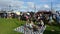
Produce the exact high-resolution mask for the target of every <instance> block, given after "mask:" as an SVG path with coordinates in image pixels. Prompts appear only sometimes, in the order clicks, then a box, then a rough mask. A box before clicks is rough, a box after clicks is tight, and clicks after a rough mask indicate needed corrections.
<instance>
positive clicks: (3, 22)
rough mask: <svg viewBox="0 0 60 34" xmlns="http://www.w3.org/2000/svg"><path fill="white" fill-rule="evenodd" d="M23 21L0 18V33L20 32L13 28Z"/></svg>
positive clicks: (12, 33)
mask: <svg viewBox="0 0 60 34" xmlns="http://www.w3.org/2000/svg"><path fill="white" fill-rule="evenodd" d="M24 23H25V21H18V20H17V19H3V18H0V34H20V33H18V32H15V31H14V30H13V29H14V28H16V27H18V26H20V25H21V24H24Z"/></svg>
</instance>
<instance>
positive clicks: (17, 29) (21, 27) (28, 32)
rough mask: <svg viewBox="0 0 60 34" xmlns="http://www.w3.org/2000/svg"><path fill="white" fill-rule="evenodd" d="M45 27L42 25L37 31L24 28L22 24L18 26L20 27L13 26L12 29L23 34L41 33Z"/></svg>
mask: <svg viewBox="0 0 60 34" xmlns="http://www.w3.org/2000/svg"><path fill="white" fill-rule="evenodd" d="M45 28H46V26H45V27H42V28H41V29H39V30H38V31H35V32H33V31H32V30H29V29H25V27H24V26H20V27H17V28H15V29H14V30H15V31H17V32H21V33H23V34H43V32H44V30H45Z"/></svg>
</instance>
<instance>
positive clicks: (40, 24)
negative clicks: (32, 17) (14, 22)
mask: <svg viewBox="0 0 60 34" xmlns="http://www.w3.org/2000/svg"><path fill="white" fill-rule="evenodd" d="M37 25H38V27H39V28H41V27H43V26H44V22H43V20H40V21H39V22H38V23H37Z"/></svg>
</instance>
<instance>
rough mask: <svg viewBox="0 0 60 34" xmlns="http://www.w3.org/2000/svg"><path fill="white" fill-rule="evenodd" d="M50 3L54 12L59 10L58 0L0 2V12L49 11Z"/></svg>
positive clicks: (6, 0)
mask: <svg viewBox="0 0 60 34" xmlns="http://www.w3.org/2000/svg"><path fill="white" fill-rule="evenodd" d="M51 3H52V7H53V9H54V10H60V0H0V10H2V9H3V10H12V9H13V10H19V11H34V9H35V8H36V10H50V9H51Z"/></svg>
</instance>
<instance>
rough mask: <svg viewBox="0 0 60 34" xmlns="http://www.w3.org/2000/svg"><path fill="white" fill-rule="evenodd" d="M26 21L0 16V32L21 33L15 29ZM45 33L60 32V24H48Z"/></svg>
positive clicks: (2, 33)
mask: <svg viewBox="0 0 60 34" xmlns="http://www.w3.org/2000/svg"><path fill="white" fill-rule="evenodd" d="M24 23H25V21H18V20H17V19H3V18H0V34H21V33H19V32H15V31H14V30H13V29H14V28H16V27H18V26H21V24H24ZM51 30H52V31H51ZM44 34H60V25H47V28H46V30H45V32H44Z"/></svg>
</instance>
